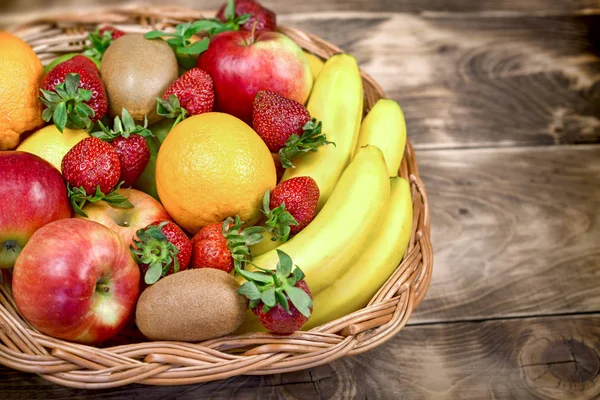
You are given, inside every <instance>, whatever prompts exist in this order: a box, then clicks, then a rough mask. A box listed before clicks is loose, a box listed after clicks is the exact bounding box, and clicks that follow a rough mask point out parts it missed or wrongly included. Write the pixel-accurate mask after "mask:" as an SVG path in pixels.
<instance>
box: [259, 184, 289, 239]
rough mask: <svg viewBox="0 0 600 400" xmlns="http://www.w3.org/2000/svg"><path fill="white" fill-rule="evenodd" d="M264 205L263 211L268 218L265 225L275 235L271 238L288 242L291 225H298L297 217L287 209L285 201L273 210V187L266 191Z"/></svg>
mask: <svg viewBox="0 0 600 400" xmlns="http://www.w3.org/2000/svg"><path fill="white" fill-rule="evenodd" d="M262 205H263V206H262V209H261V211H262V213H263V214H264V215H265V217H266V218H267V220H266V221H265V227H266V228H267V231H269V232H271V233H272V234H273V235H275V236H274V237H272V238H271V240H272V241H275V240H279V241H280V242H282V243H285V242H287V240H288V238H289V236H290V231H291V228H290V226H292V225H293V226H298V221H296V218H294V216H293V215H292V214H290V213H289V211H287V210H286V208H285V203H281V205H280V206H279V207H276V208H274V209H272V210H271V189H267V191H266V192H265V195H264V196H263V204H262Z"/></svg>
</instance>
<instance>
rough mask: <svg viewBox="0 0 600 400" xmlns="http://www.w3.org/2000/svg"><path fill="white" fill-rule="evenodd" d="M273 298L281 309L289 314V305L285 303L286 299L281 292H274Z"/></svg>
mask: <svg viewBox="0 0 600 400" xmlns="http://www.w3.org/2000/svg"><path fill="white" fill-rule="evenodd" d="M275 297H276V298H277V303H279V304H281V307H283V309H284V310H285V312H286V313H288V314H291V312H290V305H289V303H288V301H287V298H286V297H285V295H284V294H283V293H281V290H276V291H275Z"/></svg>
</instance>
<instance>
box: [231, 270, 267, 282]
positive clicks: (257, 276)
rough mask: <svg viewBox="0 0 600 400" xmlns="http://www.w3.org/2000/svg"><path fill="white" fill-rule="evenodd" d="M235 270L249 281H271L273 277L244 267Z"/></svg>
mask: <svg viewBox="0 0 600 400" xmlns="http://www.w3.org/2000/svg"><path fill="white" fill-rule="evenodd" d="M237 272H238V273H239V274H240V275H241V276H243V277H244V279H246V280H247V281H249V282H261V283H273V278H272V277H271V276H270V275H267V274H265V273H261V272H252V271H246V270H244V269H240V270H239V271H237Z"/></svg>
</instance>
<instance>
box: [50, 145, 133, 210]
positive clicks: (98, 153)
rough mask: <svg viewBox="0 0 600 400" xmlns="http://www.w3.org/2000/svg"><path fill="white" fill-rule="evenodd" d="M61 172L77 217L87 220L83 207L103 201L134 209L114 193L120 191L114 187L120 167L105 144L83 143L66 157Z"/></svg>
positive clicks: (117, 159) (116, 186) (114, 205)
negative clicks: (89, 203)
mask: <svg viewBox="0 0 600 400" xmlns="http://www.w3.org/2000/svg"><path fill="white" fill-rule="evenodd" d="M61 169H62V174H63V177H64V178H65V180H66V181H67V189H68V191H69V199H70V200H71V205H72V206H73V209H74V210H75V212H77V213H78V214H80V215H82V216H84V217H87V215H86V214H85V213H84V212H83V211H82V207H83V206H84V205H85V203H86V202H88V201H89V202H92V203H94V202H96V201H100V200H104V201H106V202H108V203H109V204H110V205H111V206H113V207H118V208H131V207H133V205H132V204H131V203H130V202H129V201H128V200H127V199H126V198H125V197H123V196H122V195H120V194H117V193H115V190H117V189H119V187H120V185H117V183H118V182H119V175H120V171H121V163H120V162H119V156H118V155H117V152H116V151H115V150H114V149H113V148H112V146H111V145H109V144H108V143H105V142H103V141H102V140H100V139H97V138H95V137H89V138H86V139H83V140H82V141H81V142H79V143H77V144H76V145H75V146H73V148H71V150H69V151H68V152H67V154H65V156H64V157H63V159H62V163H61ZM105 193H106V194H105Z"/></svg>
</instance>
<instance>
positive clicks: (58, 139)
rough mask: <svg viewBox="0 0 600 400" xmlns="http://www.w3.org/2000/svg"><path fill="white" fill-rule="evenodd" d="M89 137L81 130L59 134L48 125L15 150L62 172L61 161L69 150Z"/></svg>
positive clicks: (67, 129)
mask: <svg viewBox="0 0 600 400" xmlns="http://www.w3.org/2000/svg"><path fill="white" fill-rule="evenodd" d="M88 137H90V135H89V134H88V133H87V132H86V131H84V130H82V129H69V128H65V130H64V131H63V132H62V133H61V132H60V131H59V130H58V128H57V127H56V125H48V126H46V127H44V128H42V129H40V130H38V131H36V132H35V133H33V134H32V135H31V136H29V137H28V138H27V139H25V140H23V142H21V144H20V145H19V147H17V150H19V151H26V152H28V153H32V154H35V155H37V156H40V157H41V158H43V159H44V160H46V161H48V162H49V163H50V164H52V165H54V166H55V167H56V169H58V170H59V171H61V172H62V169H61V166H60V165H61V163H62V159H63V157H64V156H65V154H67V152H68V151H69V150H71V148H72V147H73V146H75V145H76V144H77V143H79V142H81V141H82V140H83V139H85V138H88Z"/></svg>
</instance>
